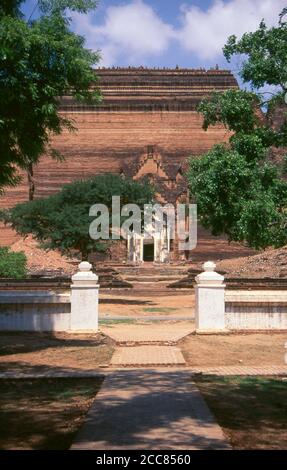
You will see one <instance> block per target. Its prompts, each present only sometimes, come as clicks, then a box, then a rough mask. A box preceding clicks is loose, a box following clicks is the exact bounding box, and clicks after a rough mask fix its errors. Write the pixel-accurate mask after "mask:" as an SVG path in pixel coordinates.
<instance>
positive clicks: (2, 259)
mask: <svg viewBox="0 0 287 470" xmlns="http://www.w3.org/2000/svg"><path fill="white" fill-rule="evenodd" d="M26 275H27V258H26V255H25V253H23V252H19V253H15V252H13V251H11V250H10V248H7V247H4V248H0V278H1V277H2V278H3V277H4V278H5V277H6V278H14V279H22V278H24V277H26Z"/></svg>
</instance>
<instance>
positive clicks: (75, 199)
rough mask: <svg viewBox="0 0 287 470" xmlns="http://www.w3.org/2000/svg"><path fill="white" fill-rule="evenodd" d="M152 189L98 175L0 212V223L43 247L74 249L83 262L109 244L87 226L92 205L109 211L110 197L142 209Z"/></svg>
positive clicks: (109, 175) (89, 221) (150, 200)
mask: <svg viewBox="0 0 287 470" xmlns="http://www.w3.org/2000/svg"><path fill="white" fill-rule="evenodd" d="M153 195H154V189H153V187H152V186H151V185H150V184H149V183H148V182H147V181H142V182H139V181H133V180H131V179H123V178H121V177H120V176H119V175H113V174H106V175H97V176H95V177H93V178H90V179H88V180H85V181H77V182H75V183H71V184H68V185H66V186H64V187H63V189H62V190H61V191H60V192H58V193H57V194H55V195H53V196H50V197H48V198H46V199H36V200H34V201H30V202H26V203H23V204H18V205H16V206H15V207H13V208H12V209H8V210H5V211H2V213H1V214H0V220H3V221H4V222H5V223H9V224H11V226H12V227H13V228H14V229H15V230H16V231H17V232H18V233H19V234H20V235H22V236H23V235H24V236H25V235H28V234H32V235H33V236H34V237H35V238H36V239H37V240H38V241H39V242H40V243H41V244H42V245H43V246H44V247H46V248H58V249H60V250H61V251H62V252H64V253H67V254H69V253H71V252H73V251H74V250H77V251H79V252H80V253H81V254H82V258H83V259H86V258H87V257H88V254H89V253H90V252H92V251H105V249H106V248H107V247H108V246H109V243H110V242H109V241H105V240H99V241H97V240H93V239H92V238H91V237H90V235H89V227H90V224H91V222H92V221H93V219H94V218H95V217H91V216H89V212H90V207H91V206H92V205H94V204H105V205H106V206H107V207H108V209H109V212H110V220H109V223H110V224H111V215H112V214H111V209H112V197H113V196H120V197H121V204H122V205H123V204H129V203H133V204H137V205H139V207H140V208H141V209H143V208H144V204H148V203H150V202H152V200H153Z"/></svg>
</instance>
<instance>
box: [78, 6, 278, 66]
mask: <svg viewBox="0 0 287 470" xmlns="http://www.w3.org/2000/svg"><path fill="white" fill-rule="evenodd" d="M123 1H124V0H123ZM183 1H184V0H183ZM103 5H104V4H103ZM284 6H286V0H229V1H227V0H225V1H223V0H214V1H213V2H212V4H211V6H210V7H209V8H208V9H207V10H204V9H202V8H199V7H197V6H194V5H191V4H190V3H189V4H184V3H183V4H182V5H181V6H180V7H179V14H181V16H180V19H181V24H180V25H179V27H178V28H177V29H176V28H175V26H173V25H172V24H168V23H166V22H164V21H163V19H162V18H161V17H160V15H159V14H158V13H157V11H156V10H155V9H154V8H152V7H151V6H150V5H148V4H146V3H145V2H144V0H126V1H125V2H124V3H122V4H120V5H115V6H109V7H108V8H107V9H106V11H105V17H104V20H103V22H102V24H99V23H98V22H97V16H95V17H94V18H92V17H91V16H89V15H80V14H72V17H73V29H74V30H75V31H76V32H77V33H78V34H81V35H83V36H85V38H86V45H87V47H89V48H91V49H94V50H97V49H101V53H102V58H103V60H102V61H101V65H103V66H110V65H141V64H142V65H144V64H146V65H148V63H149V59H150V58H151V57H152V56H154V57H157V56H158V57H159V56H160V54H163V53H164V52H166V51H168V50H169V47H170V46H171V43H172V41H174V42H176V43H177V45H179V46H180V47H181V49H182V51H185V53H187V54H189V53H190V55H191V57H192V55H193V56H196V57H197V58H198V59H200V61H201V62H202V63H203V64H204V62H206V63H208V62H209V61H215V60H216V59H218V60H220V58H222V47H223V46H224V44H225V43H226V40H227V38H228V36H230V35H231V34H236V35H237V36H239V37H240V36H241V35H242V34H243V33H244V32H246V31H254V30H256V29H257V28H258V25H259V23H260V21H261V19H262V18H264V19H265V21H266V23H267V25H268V26H270V25H272V24H276V23H277V21H278V14H279V13H280V11H281V10H282V9H283V8H284Z"/></svg>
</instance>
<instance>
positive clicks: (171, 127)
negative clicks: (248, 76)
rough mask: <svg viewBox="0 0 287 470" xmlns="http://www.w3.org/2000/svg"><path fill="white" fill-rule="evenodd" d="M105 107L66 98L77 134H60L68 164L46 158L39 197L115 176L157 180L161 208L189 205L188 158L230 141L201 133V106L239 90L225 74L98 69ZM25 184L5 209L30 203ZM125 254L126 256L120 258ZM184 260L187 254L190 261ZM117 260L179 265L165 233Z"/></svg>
mask: <svg viewBox="0 0 287 470" xmlns="http://www.w3.org/2000/svg"><path fill="white" fill-rule="evenodd" d="M97 75H98V76H99V82H98V85H99V87H100V88H101V91H102V95H103V101H102V103H101V104H100V105H98V106H85V105H82V104H79V103H76V102H75V101H73V100H72V98H71V97H69V96H65V97H63V98H62V104H61V112H62V113H63V114H65V115H66V116H67V117H68V118H71V119H73V121H74V125H75V126H76V128H77V132H74V133H69V132H68V131H65V132H63V133H62V134H61V135H60V136H56V137H54V138H53V146H54V147H55V148H57V149H58V150H59V151H60V152H61V153H62V155H63V156H64V157H65V160H64V161H63V162H56V161H53V160H51V159H50V158H48V157H46V156H43V157H42V158H41V161H40V163H39V165H38V166H37V167H36V168H35V170H34V183H35V198H42V197H46V196H48V195H50V194H52V193H54V192H55V191H58V190H59V189H60V188H61V186H62V185H63V184H66V183H69V182H71V181H74V180H76V179H80V178H87V177H90V176H93V175H95V174H99V173H106V172H114V173H118V174H121V175H122V176H123V177H132V178H135V179H140V178H142V177H144V176H148V178H149V179H150V180H151V181H153V182H154V183H155V185H156V188H157V198H158V201H159V202H161V203H172V204H176V203H177V202H185V201H188V194H187V188H186V183H185V178H184V172H185V169H186V166H187V159H188V157H190V156H191V157H192V156H194V157H197V156H200V155H201V154H202V153H204V152H206V151H207V150H208V149H210V148H211V147H212V146H213V145H214V144H216V143H220V142H224V141H226V140H227V139H228V137H229V134H228V132H227V131H226V129H225V128H223V127H222V126H220V125H217V126H214V127H212V128H210V129H208V131H204V130H203V129H202V116H201V115H200V114H199V113H198V112H197V111H196V107H197V105H198V103H199V102H200V101H201V100H202V99H203V98H204V97H206V96H208V95H210V93H212V92H213V91H217V92H222V91H225V90H227V89H230V88H237V87H238V85H237V81H236V79H235V78H234V76H233V75H232V73H231V72H230V71H228V70H218V69H210V70H203V69H199V70H195V69H179V68H175V69H167V68H164V69H147V68H142V67H140V68H130V67H129V68H110V69H109V68H103V69H98V70H97ZM28 194H29V190H28V181H27V177H26V175H25V174H23V181H22V183H21V184H20V185H19V186H17V187H16V188H11V189H7V191H6V193H5V195H4V196H2V197H1V198H0V207H9V206H11V205H14V204H16V203H18V202H21V201H25V200H27V199H28ZM15 239H16V234H14V233H13V232H12V231H11V230H10V229H9V228H8V227H6V228H4V227H1V232H0V244H1V245H5V244H6V245H8V244H11V243H12V242H13V241H14V240H15ZM123 250H124V251H123ZM185 255H186V254H185ZM113 256H114V257H117V256H118V257H120V258H121V259H123V257H124V256H125V257H126V258H127V259H128V260H130V261H143V260H146V261H158V262H164V261H166V260H173V259H178V258H179V257H180V256H182V254H180V253H179V252H178V246H177V241H176V240H169V238H168V235H167V234H164V233H161V234H158V236H157V241H155V240H154V237H148V238H144V239H140V240H128V241H127V243H126V244H125V246H124V248H123V247H122V248H121V249H119V250H118V252H117V250H114V252H113Z"/></svg>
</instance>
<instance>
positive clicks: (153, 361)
mask: <svg viewBox="0 0 287 470" xmlns="http://www.w3.org/2000/svg"><path fill="white" fill-rule="evenodd" d="M181 364H185V360H184V357H183V355H182V352H181V351H180V349H179V348H176V347H174V346H136V347H128V348H118V349H117V350H116V351H115V353H114V355H113V357H112V359H111V365H112V366H119V365H120V366H121V365H122V366H136V365H139V366H143V365H145V366H152V365H153V366H157V365H166V366H167V365H181Z"/></svg>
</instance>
